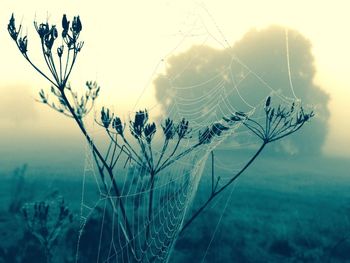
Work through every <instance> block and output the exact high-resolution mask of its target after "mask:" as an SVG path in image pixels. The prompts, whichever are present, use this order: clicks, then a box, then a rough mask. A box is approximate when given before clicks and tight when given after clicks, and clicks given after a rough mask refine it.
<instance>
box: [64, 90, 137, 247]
mask: <svg viewBox="0 0 350 263" xmlns="http://www.w3.org/2000/svg"><path fill="white" fill-rule="evenodd" d="M62 98H63V99H64V101H65V102H66V104H67V107H68V109H69V111H70V112H71V114H72V116H73V118H74V120H75V121H76V123H77V124H78V126H79V128H80V130H81V132H82V133H83V134H84V136H85V138H86V140H87V142H88V143H89V145H91V146H92V150H93V152H95V153H96V155H97V157H98V159H99V160H100V161H101V163H102V164H103V166H104V167H106V170H107V173H108V175H109V177H110V180H111V182H112V185H113V189H114V191H115V194H116V197H117V200H119V202H118V203H119V207H120V210H121V213H122V217H123V219H124V221H125V225H126V229H127V233H126V238H127V240H131V239H132V232H131V227H130V223H129V220H128V217H127V215H126V210H125V207H124V204H123V202H122V200H121V198H119V197H120V196H121V193H120V190H119V188H118V185H117V183H116V181H115V178H114V175H113V172H112V170H111V169H109V166H108V164H107V162H106V161H105V160H104V158H103V156H102V154H101V153H100V151H99V150H98V149H97V147H96V145H95V144H94V142H93V140H92V139H91V137H90V136H89V134H88V133H87V131H86V129H85V127H84V125H83V123H82V121H81V119H79V118H78V117H77V115H76V114H75V112H74V109H73V108H72V106H71V105H70V103H69V101H68V99H67V97H66V95H65V93H64V92H62ZM100 176H101V178H102V179H103V177H104V175H103V173H102V174H101V173H100Z"/></svg>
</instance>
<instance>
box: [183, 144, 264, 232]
mask: <svg viewBox="0 0 350 263" xmlns="http://www.w3.org/2000/svg"><path fill="white" fill-rule="evenodd" d="M266 144H267V143H266V142H263V143H262V145H261V146H260V148H259V149H258V151H257V152H256V153H255V154H254V156H253V157H252V158H251V159H250V160H249V161H248V162H247V163H246V164H245V165H244V167H243V168H242V169H241V170H240V171H239V172H238V173H236V174H235V175H234V176H233V177H232V178H231V179H230V181H228V182H227V183H226V184H225V185H223V186H222V187H221V188H220V189H219V190H218V191H214V192H212V193H211V195H210V196H209V198H208V200H207V201H206V202H205V203H204V204H203V205H202V206H201V207H200V208H199V209H198V210H197V211H196V212H195V213H194V214H193V215H192V216H191V217H190V219H189V220H188V221H187V222H186V223H185V224H184V225H183V227H182V228H181V230H180V232H179V235H181V234H182V233H183V232H184V230H185V229H186V228H187V227H188V226H189V225H190V224H191V223H192V222H193V221H194V220H195V219H196V218H197V217H198V216H199V215H200V214H201V213H202V212H203V210H204V209H205V208H206V207H207V206H208V205H209V204H210V202H211V201H212V200H213V199H214V198H215V197H216V196H217V195H218V194H220V193H221V192H222V191H223V190H225V189H226V188H227V187H228V186H229V185H231V184H232V183H233V182H234V181H235V180H236V179H237V178H238V177H239V176H240V175H241V174H242V173H243V172H244V171H245V170H246V169H247V168H248V167H249V166H250V165H251V164H252V163H253V162H254V160H255V159H256V157H258V155H259V154H260V153H261V151H262V150H263V149H264V147H265V146H266Z"/></svg>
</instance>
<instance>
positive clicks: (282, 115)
mask: <svg viewBox="0 0 350 263" xmlns="http://www.w3.org/2000/svg"><path fill="white" fill-rule="evenodd" d="M34 26H35V29H36V31H37V33H38V35H39V38H40V41H41V50H42V55H43V57H44V61H45V63H46V67H47V70H48V71H49V74H45V73H44V70H42V69H40V68H39V67H37V66H36V65H35V64H34V63H33V62H32V60H31V58H30V57H29V55H28V38H27V36H24V37H22V35H21V34H22V33H21V26H19V28H18V29H17V27H16V24H15V18H14V16H13V15H12V16H11V18H10V21H9V24H8V32H9V34H10V36H11V38H12V39H13V40H14V42H15V43H16V45H17V47H18V49H19V51H20V52H21V54H22V55H23V57H24V58H25V59H26V60H27V61H28V62H29V64H30V65H31V66H32V67H33V68H34V69H35V70H36V71H37V72H38V73H39V74H40V75H42V76H43V77H44V78H45V79H46V80H48V81H49V82H50V84H51V85H52V86H51V93H50V95H52V96H53V97H54V100H52V99H51V98H50V96H49V94H48V93H46V92H45V91H44V90H41V91H40V92H39V96H40V100H39V101H40V102H42V103H44V104H46V105H48V106H49V107H50V108H52V109H54V110H56V111H58V112H59V113H62V114H64V115H66V116H68V117H71V118H73V119H74V120H75V122H76V123H77V125H78V126H79V128H80V130H81V132H82V133H83V135H84V136H85V138H86V140H87V142H88V144H89V145H90V146H91V150H92V154H93V157H94V160H95V164H96V167H97V169H98V171H99V174H100V178H101V182H102V185H103V187H104V191H105V193H106V195H107V196H108V197H109V198H108V200H109V201H110V203H111V206H112V208H113V211H114V212H115V213H116V214H117V215H118V224H119V227H120V228H121V230H122V231H121V233H122V235H123V238H124V239H125V240H126V242H127V243H126V246H127V250H128V252H130V253H131V255H133V257H134V258H135V260H138V251H135V245H134V242H135V238H134V236H133V232H132V230H131V223H130V219H129V218H128V214H127V212H126V209H127V208H126V207H125V206H126V204H125V202H124V200H123V198H121V190H120V189H119V186H118V184H117V181H116V177H117V175H118V174H117V169H116V164H117V162H118V161H120V160H121V159H122V158H121V156H123V158H124V159H125V165H127V164H128V162H132V163H133V165H137V166H138V167H139V168H140V169H143V170H144V171H146V172H147V173H148V175H149V184H148V189H147V192H148V193H149V197H148V199H147V202H148V203H147V206H148V207H147V215H148V221H149V222H151V221H152V211H153V209H154V208H153V192H154V184H155V179H156V177H157V175H158V174H159V173H160V172H161V171H163V170H164V169H166V168H167V167H169V166H171V165H172V164H173V163H174V162H176V161H177V160H179V159H181V158H183V157H185V156H187V155H188V154H190V153H191V152H193V151H194V150H196V149H197V148H199V147H203V146H205V145H207V144H209V143H211V142H212V141H213V140H214V139H215V138H217V137H219V136H221V135H222V134H223V133H224V132H225V131H227V130H229V129H230V128H231V127H232V126H233V125H234V124H236V123H237V122H241V123H242V124H243V125H244V126H246V127H247V128H248V129H249V130H250V131H251V132H253V133H254V134H255V135H257V136H258V137H259V138H260V139H262V141H263V143H262V146H261V147H260V149H259V150H258V151H257V153H256V154H255V155H254V157H253V158H252V159H251V160H250V161H249V162H248V163H247V165H246V166H245V167H243V168H242V170H241V171H240V172H239V173H238V174H236V175H235V176H233V177H232V179H231V180H230V181H229V182H228V183H226V184H225V185H220V184H219V177H218V178H217V179H215V178H214V173H213V178H212V192H211V195H210V198H209V199H208V201H207V202H206V203H205V204H204V205H203V206H202V207H201V208H200V209H199V210H198V211H197V212H196V213H195V214H194V215H193V216H192V217H191V218H190V220H189V221H188V222H187V223H186V224H184V226H183V228H182V231H183V230H184V229H185V228H186V227H187V226H188V225H189V224H190V223H191V222H192V221H193V220H194V219H195V218H196V217H197V216H198V215H199V214H200V213H201V212H202V211H203V210H204V208H205V207H206V206H207V205H208V204H209V203H210V202H211V201H212V200H213V198H215V197H216V196H217V195H218V194H220V193H221V192H222V191H223V190H224V189H225V188H226V187H228V186H229V185H230V184H231V183H232V182H233V181H234V180H236V179H237V178H238V176H239V175H240V174H241V173H243V171H244V170H245V169H246V168H247V167H248V166H249V165H250V164H251V163H252V162H253V161H254V159H255V158H256V157H257V156H258V155H259V154H260V152H261V151H262V149H263V148H264V147H265V145H266V144H268V143H269V142H273V141H276V140H279V139H281V138H283V137H285V136H288V135H289V134H292V133H294V132H295V131H297V130H298V129H300V128H301V127H302V125H303V124H304V123H305V122H306V121H307V120H308V119H309V118H310V117H312V116H313V115H312V113H311V114H305V113H304V111H303V110H302V108H301V110H300V112H299V113H298V115H297V117H296V118H294V116H295V115H294V114H292V111H293V110H294V106H293V110H290V111H287V110H286V109H283V108H281V107H279V108H278V109H273V108H271V106H270V102H271V99H270V98H268V100H267V102H266V107H265V112H266V125H265V126H263V125H262V124H259V123H258V122H256V121H254V120H253V119H251V118H250V117H249V116H248V115H246V114H244V113H240V112H237V113H236V114H234V115H232V116H231V117H230V118H224V119H223V120H221V121H220V122H215V123H213V124H211V125H209V126H208V127H207V128H205V129H204V130H202V131H200V132H199V133H198V138H197V140H195V142H194V143H193V144H188V143H186V144H185V143H183V142H184V141H188V140H187V139H189V138H193V136H194V134H193V132H192V130H191V128H190V124H189V122H188V121H187V120H185V119H182V120H180V121H178V122H177V121H176V120H172V119H170V118H168V119H166V120H165V121H164V122H163V123H162V124H161V125H158V126H157V125H156V124H155V123H154V122H150V121H149V115H148V112H147V110H140V111H138V112H136V113H135V115H134V118H133V119H132V120H130V121H129V122H128V124H126V122H123V121H122V120H121V118H119V117H118V116H115V115H114V114H113V113H112V112H111V111H110V110H109V109H108V108H104V107H103V108H102V110H101V116H100V119H99V120H96V121H97V123H99V124H100V125H101V127H103V128H104V129H105V131H106V134H107V136H108V138H109V144H108V145H109V146H108V149H107V150H106V152H105V153H103V152H102V151H101V150H100V148H99V147H98V146H97V145H96V144H95V142H94V140H93V139H92V137H91V136H90V134H89V133H88V131H87V129H86V127H85V123H84V117H85V116H86V115H87V114H88V113H89V112H90V111H91V109H92V108H93V106H94V102H95V100H96V98H97V97H98V95H99V91H100V87H99V86H98V85H97V84H96V83H95V82H86V87H87V90H86V92H85V93H84V94H83V95H80V96H79V95H78V94H77V92H75V91H74V90H73V89H72V87H71V86H70V85H69V83H68V80H69V76H70V75H71V72H72V69H73V67H74V65H75V63H76V59H77V57H78V54H79V53H80V51H81V49H82V47H83V44H84V43H83V42H81V41H80V40H79V37H80V33H81V31H82V28H83V27H82V23H81V21H80V18H79V16H76V17H74V18H73V20H72V21H68V19H67V17H66V15H64V16H63V18H62V29H61V30H60V33H59V31H58V29H57V27H56V26H55V25H49V24H48V23H41V24H38V23H37V22H34ZM59 38H60V39H61V41H57V40H58V39H59ZM56 43H63V45H58V47H57V48H55V46H56V45H55V44H56ZM54 50H55V51H54ZM159 130H160V131H161V137H162V138H163V144H162V146H161V149H160V151H159V154H155V149H154V147H155V146H154V143H153V141H154V138H155V136H156V134H157V133H159ZM107 180H109V181H108V182H107ZM110 185H111V187H109V186H110ZM111 189H112V190H113V191H114V194H113V195H111V193H110V191H111ZM112 197H113V198H112ZM35 209H36V210H35V211H36V212H35V213H36V214H37V216H36V217H35V220H34V221H33V223H31V224H30V225H31V228H32V229H33V227H34V222H36V221H38V220H39V221H40V220H41V221H43V220H44V222H45V220H46V217H47V213H48V212H47V210H48V207H47V205H46V204H44V203H42V204H37V205H36V208H35ZM27 218H29V217H28V216H27ZM29 221H30V222H32V220H29ZM38 231H39V232H40V231H41V230H36V231H33V233H34V232H35V233H37V232H38ZM42 235H43V234H39V235H38V239H42V240H43V242H44V243H45V244H46V243H49V241H48V240H50V237H45V238H44V239H43V237H42ZM45 235H46V236H47V235H48V234H45ZM50 235H51V234H50ZM149 238H151V237H150V224H149V223H148V224H147V225H146V237H145V244H144V246H145V245H146V244H147V243H148V242H149V240H148V239H149ZM144 255H145V254H144ZM154 260H155V259H152V260H151V261H154Z"/></svg>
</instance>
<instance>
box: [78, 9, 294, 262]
mask: <svg viewBox="0 0 350 263" xmlns="http://www.w3.org/2000/svg"><path fill="white" fill-rule="evenodd" d="M195 18H196V19H195V22H194V23H192V24H193V26H192V27H191V28H190V29H189V30H187V31H182V33H181V37H180V38H181V39H180V41H179V42H178V43H177V44H176V46H175V48H174V49H172V50H171V51H170V52H169V53H168V54H167V55H165V56H164V57H163V58H162V59H161V60H160V61H159V63H158V65H157V66H156V69H155V70H154V72H153V73H152V74H151V78H150V79H151V80H154V79H155V78H156V77H157V76H160V75H162V76H163V77H164V78H165V81H166V83H167V87H168V89H169V90H170V91H171V94H172V95H173V97H172V98H173V100H172V101H171V103H170V104H169V105H168V107H164V105H161V104H160V103H159V102H158V103H155V104H154V105H152V106H151V107H149V108H148V109H149V112H150V115H152V114H153V113H154V115H156V114H158V115H160V117H159V118H158V120H157V121H158V122H162V121H163V120H164V119H165V118H166V117H170V118H172V119H173V120H181V119H182V118H185V119H187V120H189V121H190V127H191V129H192V133H191V134H192V135H193V136H192V137H190V138H187V139H186V140H185V142H183V144H182V145H181V147H182V149H180V150H184V149H186V148H188V147H190V146H191V145H193V144H194V142H195V141H196V140H198V137H197V134H198V132H199V131H202V130H203V129H204V128H205V127H207V126H208V125H210V124H212V123H213V122H218V123H223V121H222V118H223V117H224V116H226V117H228V116H230V115H231V114H233V113H235V112H237V111H242V110H243V109H244V111H245V112H246V113H247V114H248V115H253V114H254V118H256V119H258V120H259V119H260V118H263V117H264V116H263V110H262V109H263V107H264V103H265V99H266V97H267V96H269V95H273V97H274V99H275V98H277V100H279V101H280V102H284V103H291V102H292V101H295V100H298V98H297V97H296V95H295V92H294V89H293V83H292V74H291V71H290V65H289V46H288V30H286V32H285V42H286V61H287V65H288V76H287V77H288V79H289V82H290V88H291V90H292V94H293V96H294V98H288V97H285V96H284V95H283V94H281V93H280V92H279V91H277V90H275V89H274V88H273V87H271V86H270V85H269V84H268V83H267V82H265V81H264V80H263V78H261V77H260V76H259V75H258V74H257V73H255V72H254V71H252V70H251V69H250V68H249V67H248V66H247V65H245V64H244V62H242V61H240V59H239V58H237V57H236V56H234V54H232V52H231V53H228V54H230V58H229V60H228V63H227V64H225V65H222V67H221V69H220V70H219V71H216V72H214V73H213V74H212V75H210V76H209V75H208V76H206V78H205V79H204V80H202V81H199V82H196V83H192V82H187V83H183V82H181V81H179V80H181V79H182V78H183V77H184V76H186V75H187V74H192V73H193V72H192V71H191V68H193V65H194V63H196V60H197V59H198V56H199V55H200V54H199V53H198V54H196V53H195V52H194V55H193V56H192V57H191V58H189V59H188V61H187V63H186V64H185V65H184V66H183V68H182V70H181V72H178V73H177V74H176V75H172V76H167V75H166V74H165V73H167V70H168V64H167V60H168V59H169V58H171V57H172V56H173V55H176V54H178V50H180V49H181V47H182V46H186V45H187V44H186V43H187V41H193V38H196V39H197V40H198V39H200V40H201V41H200V43H201V44H200V45H201V46H205V45H208V44H209V43H210V42H216V43H217V44H219V45H220V46H221V47H222V48H224V49H227V50H230V49H231V46H230V45H229V43H228V41H227V40H226V38H225V36H224V34H223V33H222V31H221V30H220V28H219V27H218V26H217V24H216V23H215V20H214V19H213V17H212V16H211V14H210V13H209V11H208V10H207V9H206V8H205V7H204V6H202V7H201V12H200V13H198V12H197V13H196V17H195ZM204 18H206V19H207V20H206V21H204ZM208 20H209V22H208ZM208 23H210V26H211V27H212V28H214V29H213V30H211V29H209V26H208ZM183 32H185V33H183ZM237 68H239V70H237ZM237 72H238V73H237ZM251 79H254V81H256V82H258V83H260V86H261V87H263V88H264V90H265V96H263V97H261V98H259V100H258V101H255V102H254V103H253V102H251V101H249V99H248V98H244V96H243V95H242V90H241V89H240V88H241V84H242V83H244V82H245V81H248V80H251ZM150 86H152V85H147V87H146V88H145V90H143V91H142V93H141V94H140V96H139V98H138V99H137V101H136V103H135V106H134V108H133V110H134V111H135V109H136V107H138V106H139V105H142V100H143V98H144V97H145V94H146V93H147V92H151V91H150ZM203 90H205V91H206V92H203ZM237 105H239V107H238V106H237ZM242 108H243V109H242ZM239 126H240V125H239V124H235V125H234V126H232V127H231V128H230V130H229V131H227V132H225V133H224V134H223V135H222V136H220V137H218V138H215V139H214V140H213V141H212V142H211V143H210V144H208V145H205V146H203V147H200V148H199V149H196V150H194V151H193V152H191V153H190V154H189V155H187V156H186V157H184V158H181V159H179V160H177V161H176V162H175V163H173V164H172V165H171V166H169V167H168V168H166V169H164V170H163V171H161V172H160V173H159V174H157V176H156V178H155V182H154V191H153V196H154V199H153V200H154V201H153V210H152V213H151V216H149V208H148V205H149V200H150V176H149V175H148V174H147V172H146V171H145V170H144V169H142V168H141V167H139V166H138V165H137V164H135V163H133V162H130V161H129V160H128V157H127V156H126V155H123V154H122V155H121V156H120V158H119V159H118V163H117V165H116V167H115V171H116V172H115V174H116V181H117V184H118V186H119V188H120V192H121V193H120V195H119V196H116V195H115V194H114V192H113V190H112V185H111V184H110V183H109V182H108V180H103V182H102V183H101V178H100V175H99V174H98V172H97V171H96V167H95V165H94V158H93V155H92V153H91V152H92V151H91V147H90V145H88V146H87V149H86V158H85V168H84V176H83V182H82V196H81V211H80V213H81V215H80V217H81V225H80V232H79V238H78V243H77V253H76V262H85V261H86V260H89V262H90V261H92V262H94V261H95V262H167V261H168V260H169V256H170V254H171V252H172V248H173V246H174V243H175V241H176V240H177V238H178V235H179V231H180V230H181V227H182V225H183V223H184V222H185V219H186V216H188V212H189V211H190V207H191V204H192V202H193V200H194V197H195V194H196V192H197V187H198V184H199V181H200V180H201V176H202V174H203V171H204V169H205V163H206V160H207V158H208V155H209V154H210V152H211V151H213V150H214V149H216V148H217V147H219V146H220V145H221V144H222V143H223V142H229V141H230V142H233V143H228V145H229V146H230V147H233V148H236V149H238V150H239V149H244V148H249V147H254V146H255V145H256V142H255V141H254V139H248V140H245V141H244V142H239V143H238V142H237V141H236V140H235V139H234V138H238V137H244V138H249V136H248V133H247V131H244V130H243V129H242V130H241V129H240V127H239ZM90 130H91V131H90V132H91V133H92V134H94V135H98V134H100V133H102V132H103V131H102V130H101V129H98V128H96V127H95V126H93V127H91V129H90ZM155 141H158V143H155V145H153V150H154V156H159V155H160V154H161V144H160V138H155ZM225 144H227V143H225ZM172 147H174V145H172ZM216 167H218V168H220V169H224V170H228V171H231V172H234V171H235V169H236V170H239V167H242V163H235V164H234V167H232V164H230V165H227V164H224V163H222V162H220V160H218V161H217V163H216ZM222 179H223V180H222V182H225V181H226V182H227V181H228V180H229V178H222ZM87 181H90V184H91V183H92V184H94V185H95V186H96V191H97V193H98V197H97V200H96V199H94V198H92V199H91V198H89V196H90V195H91V193H90V192H89V191H88V190H87V187H86V186H87ZM233 190H234V187H232V188H231V189H230V193H229V195H228V196H227V197H226V201H224V204H225V205H224V209H223V210H222V211H221V215H220V218H219V219H218V222H217V225H216V228H215V229H214V231H213V233H212V238H211V240H210V242H209V245H208V248H207V250H206V251H205V253H204V257H203V260H202V261H203V262H204V261H205V257H206V255H207V252H208V251H209V249H210V245H211V243H212V241H213V240H214V238H215V234H216V232H217V229H218V227H219V224H220V222H221V220H222V218H223V215H224V213H225V210H226V209H227V206H228V203H229V200H230V198H231V196H232V193H233ZM220 201H222V200H220ZM119 202H123V204H124V206H125V209H126V215H127V218H128V222H126V220H125V219H124V218H123V217H122V216H121V215H122V211H121V208H120V206H118V204H119ZM215 204H216V203H215V202H214V205H213V206H215ZM91 222H93V226H92V225H91ZM127 224H129V226H130V231H129V233H127V232H128V230H127V228H128V227H127ZM89 231H90V232H92V233H93V234H92V236H91V237H90V238H93V240H94V241H93V240H91V243H92V244H93V245H91V247H88V248H87V247H86V244H85V243H86V239H87V238H89V235H88V233H89ZM96 240H97V241H96ZM95 241H96V242H95ZM83 243H84V244H85V245H83ZM95 243H96V244H95ZM87 249H88V250H89V249H90V250H91V251H88V252H90V254H88V255H89V258H84V254H85V253H86V252H87V251H86V250H87ZM83 250H84V251H83Z"/></svg>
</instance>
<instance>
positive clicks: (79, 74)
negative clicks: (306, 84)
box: [0, 0, 350, 156]
mask: <svg viewBox="0 0 350 263" xmlns="http://www.w3.org/2000/svg"><path fill="white" fill-rule="evenodd" d="M349 10H350V2H349V1H345V0H344V1H337V0H334V1H313V0H312V1H305V0H304V1H302V0H293V1H281V0H279V1H273V0H265V1H258V0H256V1H249V0H244V1H243V0H241V1H235V0H213V1H190V0H177V1H161V0H150V1H132V0H129V1H115V0H109V1H106V0H100V1H72V0H69V1H68V0H64V1H47V0H46V1H42V0H32V1H28V0H21V1H18V0H15V1H14V0H1V8H0V25H1V28H2V29H1V30H0V46H1V48H0V60H1V63H0V72H1V78H0V89H3V91H4V92H2V93H3V94H4V93H5V96H1V97H0V103H1V104H4V105H9V106H8V107H11V105H13V104H11V103H9V101H11V100H13V97H11V95H9V94H7V93H8V92H9V88H8V87H18V86H24V88H25V89H26V90H25V91H24V92H23V94H24V95H23V94H22V96H25V97H26V98H27V99H28V100H34V99H33V98H34V97H36V94H37V92H38V90H39V89H41V88H45V87H48V86H49V85H48V83H46V82H45V81H44V80H43V79H42V78H41V77H40V76H39V75H38V74H36V72H34V70H32V69H31V68H30V66H29V65H28V64H27V63H26V61H25V60H24V59H23V58H22V57H21V55H20V53H19V52H18V50H17V49H16V48H15V45H14V43H13V42H12V41H11V39H10V37H9V36H8V33H7V31H6V26H7V23H8V20H9V18H10V15H11V13H12V12H14V13H15V15H16V19H17V20H16V22H17V23H19V22H20V21H22V23H23V26H24V27H23V28H24V32H28V35H29V52H30V53H29V54H30V55H31V56H32V57H33V60H39V59H41V56H39V54H38V53H36V51H34V50H35V49H37V48H38V46H37V45H35V41H34V39H36V38H37V36H36V32H35V30H34V28H33V24H32V21H33V19H34V18H35V17H36V18H37V20H38V21H39V22H40V21H45V20H46V18H47V17H49V21H50V22H52V23H57V24H60V21H61V17H62V14H63V13H66V14H67V15H68V16H69V17H72V16H74V15H77V14H79V15H80V16H81V19H82V22H83V33H82V36H81V38H82V39H83V40H84V41H85V43H86V44H85V46H84V48H83V51H82V54H81V56H80V58H79V61H78V64H77V65H76V69H75V71H74V74H73V75H72V82H73V84H74V85H83V84H84V83H85V81H86V80H97V81H98V82H99V84H100V85H101V86H102V90H101V97H100V103H101V104H103V103H107V104H109V105H113V107H114V108H115V109H118V110H120V111H124V112H127V111H132V110H133V109H134V106H135V102H136V101H137V99H138V98H139V97H140V96H141V98H142V100H141V101H146V103H154V102H153V101H152V89H151V86H152V77H155V74H156V73H157V72H160V71H161V70H162V66H164V61H163V59H166V58H167V57H168V56H169V55H173V54H176V52H179V51H183V50H185V49H187V48H188V47H190V46H191V45H193V44H198V43H203V37H187V38H185V39H183V36H184V34H185V33H186V32H189V31H190V30H194V31H196V27H197V26H198V25H199V26H200V27H202V29H203V28H204V27H205V28H206V29H207V30H208V34H210V37H209V39H208V40H207V42H206V44H208V45H213V46H215V47H217V48H222V46H221V44H222V45H227V43H230V44H231V45H233V44H234V42H235V41H237V40H239V39H240V38H241V37H242V36H243V35H244V34H245V33H246V32H247V31H248V30H249V29H251V28H254V27H257V28H264V27H267V26H269V25H271V24H278V25H283V26H286V27H290V28H292V29H295V30H297V31H299V32H300V33H302V34H303V35H304V36H305V37H307V38H308V39H310V41H311V42H312V46H313V50H312V51H313V54H314V56H315V61H316V69H317V76H316V79H315V81H316V83H318V84H319V85H320V86H321V87H323V88H324V90H325V91H326V92H327V93H328V94H330V96H331V102H330V104H329V108H330V110H331V118H330V132H329V136H328V139H327V143H326V145H325V151H326V153H331V154H338V155H345V156H350V65H349V60H350V29H349V25H350V16H349ZM206 37H208V35H207V36H206ZM214 39H216V40H217V41H215V40H214ZM225 40H226V41H227V42H225ZM33 42H34V43H33ZM291 59H292V58H291ZM6 92H7V93H6ZM19 93H20V91H17V93H14V94H17V95H18V94H19ZM22 101H23V99H21V102H22ZM24 101H25V100H24ZM151 101H152V102H151ZM6 103H7V104H6ZM14 103H16V102H15V101H14ZM21 105H24V106H25V105H27V104H25V103H24V102H23V103H21ZM28 105H29V106H28V109H26V110H23V109H18V112H16V111H17V110H16V108H18V107H14V108H13V109H11V110H10V112H12V113H13V114H14V115H16V114H20V112H28V111H30V110H32V111H33V114H32V115H33V116H34V117H33V116H32V117H31V118H34V119H40V118H43V119H44V118H46V117H47V116H48V115H45V114H48V113H44V112H42V111H49V109H44V108H43V107H40V106H34V108H33V109H32V107H33V106H31V105H32V104H31V103H30V102H28ZM24 106H23V107H24ZM38 109H39V110H38ZM0 110H1V111H4V110H6V107H0ZM28 114H29V113H28ZM1 115H4V114H0V117H1ZM45 116H46V117H45ZM50 116H51V115H50ZM54 117H56V115H55V116H54ZM7 121H9V120H7ZM14 125H16V124H14ZM38 127H42V126H40V125H39V124H38ZM52 127H53V126H51V129H52ZM50 131H51V130H50ZM6 136H9V138H10V136H11V135H10V134H6Z"/></svg>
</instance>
